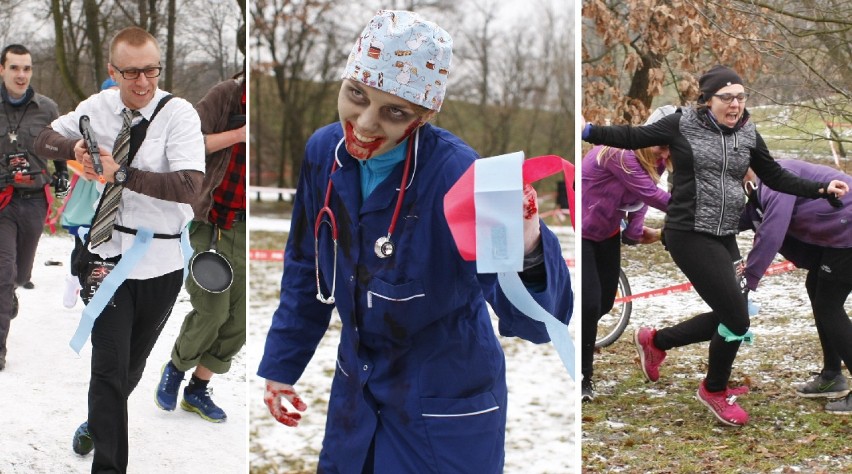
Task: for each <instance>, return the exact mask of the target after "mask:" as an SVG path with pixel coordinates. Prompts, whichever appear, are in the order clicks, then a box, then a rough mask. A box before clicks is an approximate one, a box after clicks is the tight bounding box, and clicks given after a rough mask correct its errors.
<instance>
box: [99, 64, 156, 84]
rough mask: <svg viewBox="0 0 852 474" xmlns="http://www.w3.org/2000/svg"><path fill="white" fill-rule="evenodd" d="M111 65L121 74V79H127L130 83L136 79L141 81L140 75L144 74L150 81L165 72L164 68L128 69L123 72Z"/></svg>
mask: <svg viewBox="0 0 852 474" xmlns="http://www.w3.org/2000/svg"><path fill="white" fill-rule="evenodd" d="M110 64H111V65H112V68H113V69H115V70H116V71H118V73H119V74H121V77H123V78H125V79H127V80H129V81H132V80H134V79H139V75H140V74H144V75H145V77H147V78H148V79H153V78H155V77H159V76H160V72H162V70H163V66H152V67H146V68H142V69H138V68H127V69H125V70H121V69H119V68H118V66H116V65H115V64H112V63H110Z"/></svg>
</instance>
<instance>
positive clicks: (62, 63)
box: [50, 0, 87, 102]
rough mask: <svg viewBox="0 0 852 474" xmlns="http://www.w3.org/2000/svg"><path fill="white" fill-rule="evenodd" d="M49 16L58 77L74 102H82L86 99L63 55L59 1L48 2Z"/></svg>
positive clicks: (63, 41)
mask: <svg viewBox="0 0 852 474" xmlns="http://www.w3.org/2000/svg"><path fill="white" fill-rule="evenodd" d="M50 14H51V15H52V16H53V31H54V33H55V35H56V46H55V47H54V51H55V53H56V65H57V66H58V67H59V77H61V78H62V84H63V85H64V86H65V89H66V90H67V91H68V93H69V94H70V95H71V96H72V97H74V99H75V102H79V101H82V100H83V99H85V98H86V97H87V95H86V94H84V93H83V90H82V89H81V88H80V85H79V84H78V83H77V81H76V80H75V78H74V77H73V76H72V74H71V71H70V69H69V67H68V59H67V57H66V55H65V36H64V35H63V28H62V18H63V15H62V8H61V6H60V5H59V0H51V1H50Z"/></svg>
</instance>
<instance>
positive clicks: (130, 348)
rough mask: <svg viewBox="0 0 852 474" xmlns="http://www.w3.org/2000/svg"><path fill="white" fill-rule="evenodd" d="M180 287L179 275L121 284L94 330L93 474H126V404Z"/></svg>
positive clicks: (180, 272) (91, 388)
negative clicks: (112, 302)
mask: <svg viewBox="0 0 852 474" xmlns="http://www.w3.org/2000/svg"><path fill="white" fill-rule="evenodd" d="M182 284H183V270H177V271H174V272H171V273H167V274H165V275H162V276H159V277H156V278H151V279H147V280H125V281H124V282H123V283H122V284H121V286H119V287H118V290H117V291H116V293H115V306H114V307H112V306H107V307H106V308H105V309H104V311H103V313H101V315H100V316H99V317H98V318H97V320H95V325H94V328H93V329H92V375H91V380H90V381H89V418H88V421H89V431H90V432H91V433H92V438H93V440H94V444H95V454H94V459H93V460H92V472H93V473H106V472H109V473H124V472H126V471H127V458H128V441H127V436H128V435H127V398H128V397H129V396H130V393H131V392H133V389H134V388H136V384H138V383H139V380H140V379H141V378H142V372H143V370H145V361H146V359H147V358H148V355H149V354H150V353H151V349H153V347H154V344H155V343H156V342H157V338H158V337H159V336H160V332H161V331H162V329H163V326H165V324H166V321H168V318H169V315H170V314H171V312H172V307H173V306H174V303H175V300H176V299H177V296H178V293H179V292H180V289H181V285H182Z"/></svg>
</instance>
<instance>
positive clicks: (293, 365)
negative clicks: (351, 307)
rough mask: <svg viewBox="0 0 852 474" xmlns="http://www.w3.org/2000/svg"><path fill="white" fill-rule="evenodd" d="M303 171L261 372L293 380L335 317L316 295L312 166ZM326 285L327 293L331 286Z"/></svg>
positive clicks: (265, 374) (329, 306) (284, 379)
mask: <svg viewBox="0 0 852 474" xmlns="http://www.w3.org/2000/svg"><path fill="white" fill-rule="evenodd" d="M311 169H315V167H314V166H302V174H301V176H300V178H299V185H298V188H297V191H296V199H295V200H294V203H293V218H292V221H291V226H290V235H289V237H288V239H287V245H286V248H285V250H284V273H283V275H282V277H281V297H280V300H279V303H278V309H277V310H276V311H275V313H274V314H273V316H272V324H271V326H270V328H269V332H268V333H267V335H266V346H265V348H264V351H263V357H262V359H261V361H260V367H259V368H258V371H257V374H258V375H259V376H260V377H263V378H265V379H269V380H274V381H276V382H281V383H286V384H290V385H293V384H295V383H296V382H297V381H298V380H299V378H300V377H301V376H302V373H303V372H304V370H305V367H306V366H307V365H308V362H309V361H310V360H311V357H313V355H314V352H315V351H316V348H317V345H319V342H320V340H321V339H322V337H323V335H324V334H325V331H326V330H327V329H328V324H329V321H330V320H331V310H332V306H331V305H326V304H324V303H321V302H319V301H318V300H317V299H316V274H315V271H316V270H315V267H314V233H313V229H314V218H315V213H314V212H312V206H311V205H310V203H309V202H306V198H307V199H310V197H311V196H313V195H314V193H312V192H311V187H310V186H309V178H308V176H307V175H308V173H309V171H308V170H311ZM324 286H325V285H323V292H324V293H323V294H326V295H327V294H328V293H329V290H328V289H327V288H325V287H324Z"/></svg>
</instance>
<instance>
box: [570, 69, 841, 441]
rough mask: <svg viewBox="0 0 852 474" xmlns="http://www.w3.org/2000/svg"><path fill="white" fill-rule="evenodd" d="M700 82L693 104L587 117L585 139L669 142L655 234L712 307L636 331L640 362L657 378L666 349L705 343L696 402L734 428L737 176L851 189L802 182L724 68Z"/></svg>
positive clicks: (790, 186)
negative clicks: (597, 122)
mask: <svg viewBox="0 0 852 474" xmlns="http://www.w3.org/2000/svg"><path fill="white" fill-rule="evenodd" d="M698 86H699V89H700V91H701V95H700V96H699V98H698V103H697V105H696V106H694V107H683V108H681V109H679V110H678V112H677V113H675V114H672V115H670V116H668V117H665V118H663V119H662V120H660V121H658V122H656V123H654V124H651V125H648V126H642V127H630V126H611V127H598V126H592V125H591V124H585V126H584V129H583V139H584V140H586V141H588V142H591V143H594V144H603V145H609V146H614V147H619V148H627V149H637V148H644V147H649V146H655V145H658V146H659V145H668V146H669V150H670V153H671V161H672V167H673V171H672V178H673V181H672V182H673V187H672V197H671V200H670V201H669V205H668V211H667V217H666V224H665V226H664V229H663V241H664V242H665V244H666V247H667V248H668V250H669V252H671V255H672V259H673V260H674V262H675V263H676V264H677V265H678V267H679V268H680V269H681V271H683V273H684V274H685V275H686V277H687V278H688V279H689V281H690V282H691V283H692V284H693V286H694V288H695V290H696V292H698V294H699V296H701V298H702V299H703V300H704V302H705V303H707V305H708V306H710V309H711V310H710V312H707V313H703V314H699V315H697V316H694V317H692V318H690V319H688V320H686V321H684V322H682V323H679V324H677V325H675V326H672V327H669V328H665V329H659V330H655V329H651V328H640V329H639V330H638V331H636V334H635V335H634V341H635V343H636V349H637V351H638V352H639V358H640V365H641V367H642V372H643V373H644V374H645V377H646V378H647V379H648V380H649V381H651V382H655V381H657V380H658V378H659V375H660V374H659V367H660V364H662V362H663V359H664V358H665V357H666V351H667V350H669V349H671V348H673V347H680V346H685V345H688V344H693V343H696V342H702V341H710V350H709V361H708V368H707V374H706V377H705V379H704V380H703V381H701V383H700V384H699V387H698V391H697V397H698V400H699V401H700V402H701V403H703V404H704V405H705V406H707V407H708V408H709V409H710V411H711V413H713V415H714V416H716V418H717V419H718V420H719V421H720V422H722V423H724V424H726V425H729V426H742V425H745V424H746V422H747V421H748V414H747V413H746V412H745V410H743V409H742V408H741V407H740V406H739V405H738V404H737V403H736V396H737V395H741V394H743V393H745V392H746V391H747V388H745V387H739V388H729V387H728V379H729V378H730V375H731V368H732V366H733V362H734V359H735V358H736V355H737V351H738V350H739V347H740V344H741V343H742V342H743V341H746V342H751V332H750V331H749V325H750V321H749V314H748V309H747V304H746V299H745V297H744V296H743V295H742V289H741V284H740V279H739V278H738V277H737V271H736V269H735V265H734V262H738V261H739V260H740V259H741V258H740V253H739V249H738V248H737V242H736V234H737V227H738V223H739V218H740V215H741V214H742V210H743V206H744V203H745V194H744V191H743V187H742V181H743V177H744V176H745V174H746V171H747V170H748V168H749V167H751V168H752V169H753V170H754V171H755V173H756V174H757V176H758V177H760V179H761V180H762V181H763V182H764V183H765V184H766V185H767V186H769V187H770V188H772V189H775V190H777V191H780V192H784V193H787V194H794V195H797V196H802V197H807V198H820V197H822V198H833V197H841V196H843V195H844V194H846V192H847V191H848V190H849V187H848V186H847V185H846V183H844V182H843V181H839V180H832V181H830V182H816V181H810V180H806V179H800V178H798V177H796V176H795V175H793V174H792V173H789V172H787V171H786V170H784V169H783V168H782V167H781V166H779V165H778V163H776V162H775V160H774V159H773V158H772V156H771V155H770V154H769V150H768V149H767V148H766V143H764V141H763V138H762V137H761V136H760V134H759V133H758V132H757V129H756V127H755V125H754V123H753V122H751V121H750V120H749V113H748V111H747V110H746V108H745V102H746V100H747V99H748V95H747V94H746V93H745V87H744V86H743V81H742V79H741V78H740V76H739V75H738V74H737V73H736V72H734V71H733V70H732V69H730V68H727V67H724V66H714V67H713V68H712V69H710V70H709V71H707V72H706V73H705V74H703V75H702V76H701V77H700V78H699V80H698ZM829 201H830V202H832V200H831V199H829Z"/></svg>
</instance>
